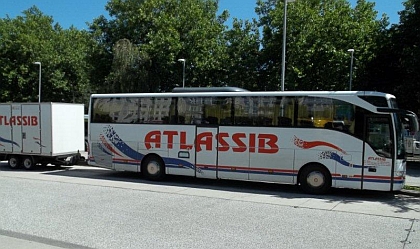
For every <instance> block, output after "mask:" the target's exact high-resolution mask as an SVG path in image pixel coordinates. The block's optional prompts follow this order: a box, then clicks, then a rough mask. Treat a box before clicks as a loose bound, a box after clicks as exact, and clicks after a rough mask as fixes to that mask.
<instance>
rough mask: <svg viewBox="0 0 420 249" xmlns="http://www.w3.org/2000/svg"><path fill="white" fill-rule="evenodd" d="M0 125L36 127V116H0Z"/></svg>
mask: <svg viewBox="0 0 420 249" xmlns="http://www.w3.org/2000/svg"><path fill="white" fill-rule="evenodd" d="M0 125H5V126H9V125H22V126H37V125H38V117H37V116H10V117H9V116H4V115H0Z"/></svg>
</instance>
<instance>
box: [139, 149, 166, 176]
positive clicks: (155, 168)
mask: <svg viewBox="0 0 420 249" xmlns="http://www.w3.org/2000/svg"><path fill="white" fill-rule="evenodd" d="M141 169H142V172H143V175H144V176H145V177H146V178H147V179H149V180H153V181H159V180H162V179H163V178H164V176H165V164H164V162H163V161H162V159H161V158H160V157H158V156H154V155H151V156H149V157H147V158H146V160H145V161H144V162H143V164H142V168H141Z"/></svg>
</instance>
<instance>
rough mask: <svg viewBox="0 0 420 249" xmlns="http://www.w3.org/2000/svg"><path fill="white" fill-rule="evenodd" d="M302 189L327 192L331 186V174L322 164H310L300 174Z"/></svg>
mask: <svg viewBox="0 0 420 249" xmlns="http://www.w3.org/2000/svg"><path fill="white" fill-rule="evenodd" d="M299 183H300V187H301V188H302V190H303V191H304V192H306V193H309V194H325V193H327V192H328V190H329V189H330V188H331V174H330V172H329V171H328V170H327V169H326V168H325V167H324V166H322V165H318V164H310V165H307V166H306V167H305V168H303V169H302V171H301V172H300V175H299Z"/></svg>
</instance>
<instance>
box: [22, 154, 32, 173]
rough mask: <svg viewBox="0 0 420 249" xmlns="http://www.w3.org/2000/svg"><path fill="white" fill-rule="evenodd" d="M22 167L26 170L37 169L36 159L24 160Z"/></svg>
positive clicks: (27, 158) (28, 158)
mask: <svg viewBox="0 0 420 249" xmlns="http://www.w3.org/2000/svg"><path fill="white" fill-rule="evenodd" d="M22 165H23V167H24V168H25V169H27V170H31V169H33V168H35V162H34V159H33V158H32V157H31V156H27V157H25V158H23V161H22Z"/></svg>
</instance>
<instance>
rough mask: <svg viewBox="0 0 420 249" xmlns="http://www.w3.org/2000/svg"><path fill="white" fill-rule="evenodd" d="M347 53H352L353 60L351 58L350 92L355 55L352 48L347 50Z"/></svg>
mask: <svg viewBox="0 0 420 249" xmlns="http://www.w3.org/2000/svg"><path fill="white" fill-rule="evenodd" d="M347 52H350V54H351V58H350V83H349V91H351V80H352V79H353V53H354V49H353V48H350V49H349V50H347Z"/></svg>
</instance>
